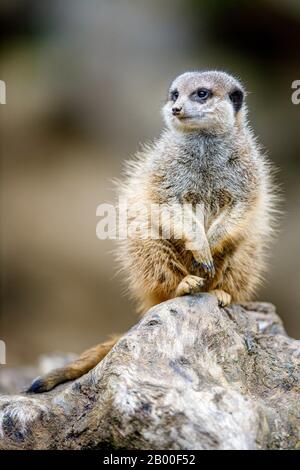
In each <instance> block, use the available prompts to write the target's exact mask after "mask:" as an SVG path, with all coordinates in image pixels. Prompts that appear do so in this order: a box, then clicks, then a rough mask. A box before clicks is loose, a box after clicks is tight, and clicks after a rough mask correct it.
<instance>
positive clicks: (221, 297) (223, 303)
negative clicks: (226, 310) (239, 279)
mask: <svg viewBox="0 0 300 470" xmlns="http://www.w3.org/2000/svg"><path fill="white" fill-rule="evenodd" d="M209 293H210V294H213V295H215V296H216V297H217V299H218V304H219V306H220V307H227V305H229V304H230V302H231V295H230V294H228V293H227V292H225V291H224V290H222V289H214V290H211V291H209Z"/></svg>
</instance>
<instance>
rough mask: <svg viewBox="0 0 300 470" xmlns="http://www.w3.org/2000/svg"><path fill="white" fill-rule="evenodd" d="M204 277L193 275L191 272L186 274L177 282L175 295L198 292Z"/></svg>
mask: <svg viewBox="0 0 300 470" xmlns="http://www.w3.org/2000/svg"><path fill="white" fill-rule="evenodd" d="M204 283H205V279H203V278H202V277H199V276H193V275H192V274H188V275H187V276H185V277H184V278H183V279H182V281H181V282H180V283H179V284H178V286H177V288H176V291H175V297H180V296H182V295H186V294H195V293H197V292H200V291H201V289H202V287H203V286H204Z"/></svg>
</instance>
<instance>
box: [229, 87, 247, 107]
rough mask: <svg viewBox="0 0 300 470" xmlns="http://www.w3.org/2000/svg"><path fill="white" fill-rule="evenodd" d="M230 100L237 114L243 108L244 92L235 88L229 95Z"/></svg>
mask: <svg viewBox="0 0 300 470" xmlns="http://www.w3.org/2000/svg"><path fill="white" fill-rule="evenodd" d="M229 98H230V101H231V102H232V105H233V108H234V110H235V112H236V113H237V112H238V111H239V110H240V109H241V107H242V104H243V101H244V92H243V91H242V90H241V89H240V88H234V90H232V91H231V92H230V93H229Z"/></svg>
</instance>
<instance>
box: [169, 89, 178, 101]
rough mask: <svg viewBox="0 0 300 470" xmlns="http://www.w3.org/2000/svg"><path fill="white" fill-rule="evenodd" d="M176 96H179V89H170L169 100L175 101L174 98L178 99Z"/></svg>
mask: <svg viewBox="0 0 300 470" xmlns="http://www.w3.org/2000/svg"><path fill="white" fill-rule="evenodd" d="M178 97H179V91H178V90H177V89H176V90H172V91H171V92H170V100H171V101H174V102H175V101H176V100H178Z"/></svg>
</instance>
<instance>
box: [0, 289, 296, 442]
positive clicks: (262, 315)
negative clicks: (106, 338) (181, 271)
mask: <svg viewBox="0 0 300 470" xmlns="http://www.w3.org/2000/svg"><path fill="white" fill-rule="evenodd" d="M0 436H1V439H0V448H1V449H116V448H117V449H193V450H194V449H297V448H300V342H299V341H296V340H293V339H291V338H289V337H288V336H287V335H286V333H285V331H284V329H283V326H282V324H281V321H280V319H279V317H278V316H277V315H276V313H275V310H274V307H273V306H272V305H270V304H267V303H247V304H241V305H232V306H231V307H229V308H224V309H221V308H219V307H218V305H217V301H216V299H215V298H214V297H212V296H211V295H208V294H201V295H195V296H186V297H182V298H177V299H174V300H170V301H168V302H164V303H162V304H160V305H158V306H156V307H154V308H152V309H151V310H149V312H148V313H147V314H146V315H145V316H144V317H143V318H142V319H141V320H140V321H139V323H138V324H137V325H136V326H134V327H133V328H132V329H131V330H130V331H129V332H128V333H127V334H126V335H124V337H123V338H122V339H121V340H120V341H119V342H118V343H117V344H116V346H115V347H114V348H113V350H112V351H111V352H110V353H109V354H108V355H107V357H106V358H105V359H104V360H103V361H102V362H101V363H100V364H99V365H98V366H97V367H96V368H95V369H93V370H92V371H91V372H89V373H88V374H86V375H85V376H83V377H82V378H81V379H78V380H76V381H75V382H71V383H67V384H64V385H61V386H59V387H57V388H56V389H54V390H53V391H51V392H48V393H44V394H41V395H26V394H20V395H5V396H3V395H2V396H1V397H0Z"/></svg>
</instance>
